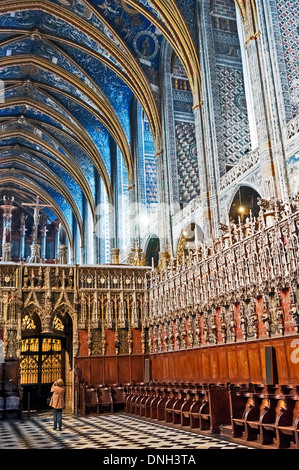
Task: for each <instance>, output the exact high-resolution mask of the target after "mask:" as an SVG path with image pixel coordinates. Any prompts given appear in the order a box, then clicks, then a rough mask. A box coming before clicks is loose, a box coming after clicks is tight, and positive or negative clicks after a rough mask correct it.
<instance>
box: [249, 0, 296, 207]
mask: <svg viewBox="0 0 299 470" xmlns="http://www.w3.org/2000/svg"><path fill="white" fill-rule="evenodd" d="M268 14H269V13H268V11H267V10H265V5H264V2H261V1H260V0H256V1H254V2H253V1H249V0H246V16H245V17H243V26H244V31H245V48H246V50H247V56H248V64H249V71H250V78H251V84H252V91H253V93H252V95H253V101H254V111H255V119H256V128H257V136H258V143H259V154H260V162H261V172H262V178H263V186H264V188H263V189H264V191H263V193H264V197H265V198H266V199H270V198H272V197H275V198H278V199H283V200H284V201H285V202H288V201H289V184H288V178H287V173H286V172H287V170H286V164H285V155H284V143H283V136H282V127H281V123H280V120H281V117H280V111H279V109H278V107H277V102H278V100H279V99H280V97H279V96H278V95H277V92H276V88H277V84H275V77H274V76H273V58H272V54H273V51H272V50H271V49H272V44H270V43H269V33H271V31H268V26H267V18H266V15H268Z"/></svg>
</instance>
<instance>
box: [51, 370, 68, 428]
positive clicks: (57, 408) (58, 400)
mask: <svg viewBox="0 0 299 470" xmlns="http://www.w3.org/2000/svg"><path fill="white" fill-rule="evenodd" d="M51 392H52V393H53V395H52V398H51V401H50V406H51V407H52V408H54V428H53V429H54V430H56V429H57V425H58V429H59V431H61V428H62V409H63V408H64V407H65V401H64V394H65V388H64V383H63V380H62V379H59V380H57V381H56V382H54V383H53V385H52V388H51Z"/></svg>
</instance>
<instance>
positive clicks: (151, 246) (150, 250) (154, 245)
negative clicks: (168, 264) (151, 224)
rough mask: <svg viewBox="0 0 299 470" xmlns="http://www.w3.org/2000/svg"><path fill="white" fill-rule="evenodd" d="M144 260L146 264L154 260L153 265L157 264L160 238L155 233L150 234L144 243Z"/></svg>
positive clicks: (150, 263) (149, 264)
mask: <svg viewBox="0 0 299 470" xmlns="http://www.w3.org/2000/svg"><path fill="white" fill-rule="evenodd" d="M143 252H144V254H145V261H146V265H147V266H151V265H152V260H154V265H155V267H156V266H158V262H159V252H160V239H159V237H158V236H157V235H156V234H151V235H150V236H149V237H148V238H147V241H146V243H145V244H144V250H143Z"/></svg>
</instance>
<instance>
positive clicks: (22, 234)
mask: <svg viewBox="0 0 299 470" xmlns="http://www.w3.org/2000/svg"><path fill="white" fill-rule="evenodd" d="M26 218H27V216H25V215H24V213H23V212H22V214H21V226H20V260H21V261H22V260H24V258H25V236H26V226H25V222H26Z"/></svg>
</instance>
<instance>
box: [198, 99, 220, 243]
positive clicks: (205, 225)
mask: <svg viewBox="0 0 299 470" xmlns="http://www.w3.org/2000/svg"><path fill="white" fill-rule="evenodd" d="M193 110H194V119H195V131H196V143H197V154H198V169H199V178H200V199H201V209H202V220H201V224H200V225H201V227H202V230H203V233H204V240H205V241H206V242H208V241H209V240H210V239H211V237H212V235H213V233H214V229H215V227H216V226H218V224H219V220H218V217H217V214H218V212H217V211H214V212H213V211H212V206H213V205H215V204H216V207H217V202H216V190H215V181H216V180H215V174H214V162H213V158H209V155H208V152H207V145H206V138H205V137H206V136H205V132H204V129H205V127H204V111H205V110H204V107H203V103H198V104H197V105H195V106H194V108H193ZM213 215H214V217H213ZM214 219H215V220H214Z"/></svg>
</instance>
